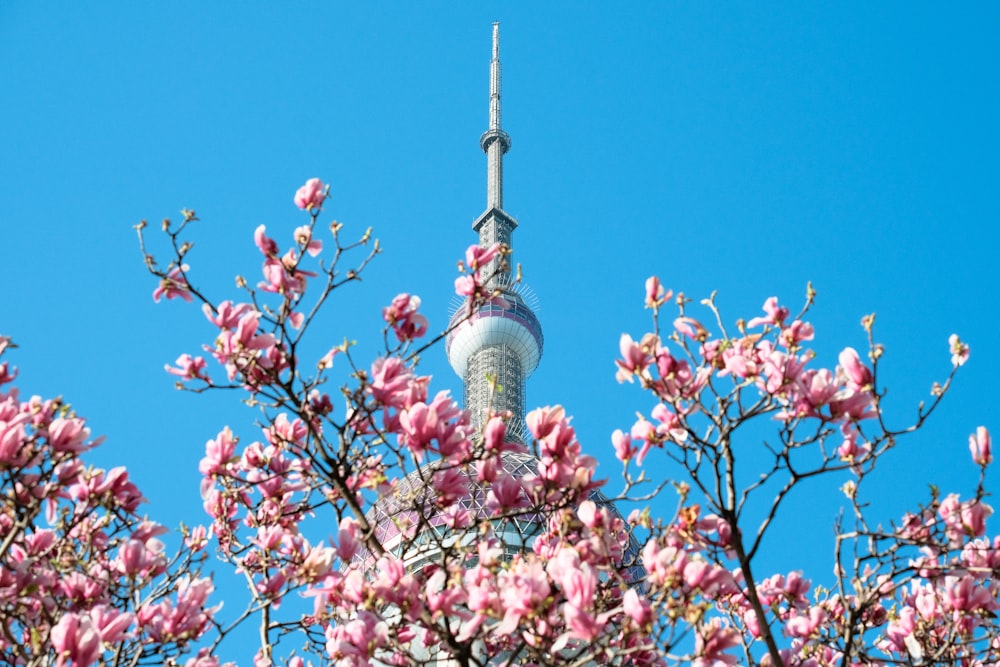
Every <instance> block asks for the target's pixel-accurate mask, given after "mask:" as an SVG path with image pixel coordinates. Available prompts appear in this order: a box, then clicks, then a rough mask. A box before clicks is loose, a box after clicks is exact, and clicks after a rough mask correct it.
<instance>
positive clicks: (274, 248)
mask: <svg viewBox="0 0 1000 667" xmlns="http://www.w3.org/2000/svg"><path fill="white" fill-rule="evenodd" d="M253 242H254V243H255V244H256V245H257V248H258V249H259V250H260V252H261V254H263V255H264V256H265V257H277V256H278V244H277V242H276V241H275V240H274V239H272V238H271V237H270V236H268V235H267V227H265V226H264V225H258V226H257V229H255V230H254V232H253Z"/></svg>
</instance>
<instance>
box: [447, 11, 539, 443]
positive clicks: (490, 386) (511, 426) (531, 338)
mask: <svg viewBox="0 0 1000 667" xmlns="http://www.w3.org/2000/svg"><path fill="white" fill-rule="evenodd" d="M500 81H501V77H500V26H499V24H497V23H494V24H493V57H492V59H491V61H490V121H489V123H490V124H489V129H487V130H486V132H484V133H483V135H482V137H480V139H479V145H480V147H482V149H483V152H485V153H486V211H484V212H483V214H482V215H480V216H479V217H478V218H476V221H475V222H474V223H473V224H472V228H473V229H474V230H475V231H476V232H477V233H478V234H479V245H481V246H482V247H484V248H488V247H490V246H492V245H493V244H495V243H502V244H504V245H506V246H507V247H509V248H513V242H512V236H513V234H514V229H515V228H516V227H517V220H515V219H514V218H513V217H512V216H511V215H510V214H508V213H507V212H506V211H504V210H503V156H504V155H505V154H506V153H507V151H508V150H510V135H508V134H507V133H506V132H504V131H503V129H502V127H501V124H500ZM511 257H512V255H507V256H506V257H502V258H501V257H497V258H496V259H494V260H493V261H492V262H491V263H490V264H489V265H488V266H487V267H486V268H484V269H483V271H484V275H486V276H490V280H489V281H488V282H487V286H488V287H491V288H493V289H498V290H499V291H500V293H501V295H502V300H501V301H502V303H501V302H494V303H491V304H487V305H484V306H481V307H480V308H479V309H478V310H477V311H476V312H474V313H473V314H472V316H471V317H468V319H465V321H464V322H462V320H463V319H464V318H466V317H467V316H468V314H469V313H468V310H467V308H464V307H463V308H459V309H458V310H457V311H456V312H455V314H454V316H453V317H452V322H451V323H452V325H455V324H458V323H459V322H461V324H458V326H456V327H455V328H454V329H453V330H452V332H451V334H449V336H448V341H447V351H448V361H449V362H451V367H452V368H453V369H455V372H456V373H458V375H459V376H461V378H462V380H463V381H464V384H465V407H466V408H467V409H468V410H469V412H470V414H471V415H472V423H473V425H474V426H475V427H477V428H478V427H480V426H482V424H483V422H484V421H485V420H486V419H487V418H488V416H489V415H490V414H491V413H499V412H510V414H511V415H513V416H512V418H511V419H510V420H509V421H508V425H507V426H508V429H507V431H508V438H509V439H510V440H516V441H518V442H521V443H525V442H526V439H525V435H526V434H525V430H524V381H525V380H526V379H527V377H528V376H529V375H530V374H531V372H532V371H534V370H535V367H536V366H538V361H539V359H541V356H542V344H543V340H544V339H543V337H542V326H541V324H539V322H538V318H537V317H536V316H535V314H534V313H533V312H532V310H531V308H530V307H529V306H528V305H527V304H526V303H525V302H524V299H522V298H521V295H520V294H519V293H518V292H517V290H516V289H515V288H516V285H515V284H514V282H513V281H512V279H511V274H510V267H511V265H512V263H513V262H512V260H511Z"/></svg>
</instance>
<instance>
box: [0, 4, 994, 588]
mask: <svg viewBox="0 0 1000 667" xmlns="http://www.w3.org/2000/svg"><path fill="white" fill-rule="evenodd" d="M494 20H499V21H500V22H501V34H502V56H503V67H504V70H503V71H504V100H503V103H504V116H503V118H504V128H505V129H506V130H507V131H508V132H509V133H510V134H511V136H512V138H513V147H512V149H511V152H510V153H509V154H508V156H507V161H506V172H505V204H506V208H507V210H508V211H509V212H510V213H511V214H513V215H514V216H516V217H517V218H518V219H519V221H520V227H519V228H518V231H517V233H516V234H515V250H516V258H517V261H519V262H521V263H522V265H523V267H524V275H525V278H526V281H527V282H528V283H529V284H530V285H531V287H532V288H533V290H534V291H535V293H536V294H537V295H538V297H539V299H540V302H541V310H540V312H539V317H540V319H541V321H542V325H543V328H544V330H545V340H546V351H545V355H544V357H543V360H542V363H541V365H540V367H539V369H538V370H537V371H536V373H535V375H534V376H533V377H532V378H531V380H530V381H529V384H528V397H527V402H528V404H529V405H545V404H552V403H562V404H564V405H565V406H566V407H567V409H568V411H569V412H570V413H571V414H574V415H575V421H574V423H575V424H576V426H577V429H578V432H579V435H580V438H581V440H582V441H583V442H584V446H585V448H586V449H587V450H588V451H590V452H592V453H595V454H597V455H599V457H600V458H601V459H602V461H603V465H602V471H603V472H604V473H605V474H606V475H613V474H614V472H615V466H614V461H613V457H612V456H611V455H610V451H611V450H610V441H609V434H610V432H611V431H612V430H613V429H615V428H627V427H628V426H629V425H630V424H631V423H632V420H633V419H634V414H635V411H636V410H643V411H648V410H649V409H650V408H651V407H652V403H651V402H650V401H649V400H648V399H647V398H646V397H644V396H643V395H641V394H640V393H639V392H638V391H637V390H636V389H635V388H634V387H628V386H626V387H620V386H619V385H618V384H617V383H616V382H615V380H614V367H613V359H614V356H615V355H616V353H617V346H618V338H619V336H620V334H621V333H622V332H623V331H628V332H630V333H632V334H633V335H635V336H638V335H640V334H641V333H643V332H644V331H646V330H647V329H646V328H647V327H648V313H647V312H645V311H643V309H642V284H643V281H644V280H645V278H646V277H647V276H648V275H651V274H654V273H655V274H658V275H659V276H661V278H662V279H663V281H664V283H665V284H666V285H668V286H670V287H672V288H673V289H674V290H679V291H683V292H685V293H686V294H687V295H689V296H691V297H694V298H696V299H700V298H702V297H704V296H707V295H708V294H709V293H711V292H712V291H713V290H718V291H719V298H718V301H719V303H720V305H721V306H722V308H723V309H724V314H726V315H727V318H728V319H729V321H733V320H735V319H736V318H737V317H752V316H755V315H756V314H757V313H758V310H759V308H760V305H761V304H762V303H763V301H764V299H765V298H766V297H768V296H771V295H779V296H780V297H781V299H782V300H783V301H784V302H786V303H788V304H789V305H792V306H795V305H798V304H800V303H801V301H802V297H803V295H804V292H805V286H806V283H807V282H808V281H812V282H813V284H814V285H815V287H816V289H817V290H818V292H819V298H818V303H817V306H816V308H815V310H814V311H813V314H812V316H811V318H810V319H811V321H812V322H813V323H814V324H815V325H816V328H817V331H818V337H817V340H816V341H815V349H816V350H817V351H818V353H819V355H820V361H821V362H823V363H826V364H833V363H835V359H836V354H837V352H838V351H839V350H840V349H842V348H843V347H844V346H847V345H853V346H856V347H861V346H863V345H864V336H863V333H862V332H861V329H860V327H859V326H858V321H859V319H860V317H861V316H862V315H864V314H866V313H869V312H873V311H874V312H877V313H878V320H877V329H876V331H877V336H878V338H879V339H880V340H881V341H882V342H883V343H884V344H885V347H886V358H885V362H884V365H883V375H882V378H883V379H884V381H885V384H886V385H887V386H888V387H889V389H890V393H889V396H888V398H887V400H886V405H887V406H888V408H887V409H888V411H889V413H888V414H889V418H890V423H893V424H896V425H901V424H903V423H905V422H906V420H908V419H911V418H912V416H913V415H914V414H915V405H916V403H917V402H918V401H920V400H923V399H925V398H926V397H927V394H928V390H929V387H930V385H931V383H932V382H933V381H934V380H937V379H942V378H943V377H944V376H945V375H946V373H947V371H948V367H949V366H948V355H947V338H948V335H949V334H951V333H952V332H958V333H960V334H961V335H962V337H963V338H964V339H965V340H967V341H968V342H969V344H970V345H971V346H972V360H971V362H970V363H969V364H968V366H967V367H966V368H965V369H963V372H962V373H961V374H960V376H959V378H958V381H957V384H956V386H955V389H954V391H953V393H952V395H951V396H950V398H949V399H948V400H947V401H946V403H945V405H944V406H943V407H942V409H941V410H940V413H939V414H937V415H936V416H935V417H934V418H933V419H932V420H931V422H930V423H929V425H928V427H927V428H926V429H925V430H924V431H922V432H921V433H920V434H918V435H916V436H914V437H911V438H908V439H906V440H905V441H904V442H903V443H902V444H901V445H900V448H899V449H898V450H897V451H895V452H894V453H893V454H892V455H891V456H890V457H888V458H887V459H886V460H885V461H884V464H883V465H880V475H879V483H878V484H877V485H876V487H875V488H873V493H875V497H876V499H877V501H878V502H877V504H876V511H878V512H880V513H883V514H882V515H883V516H884V517H885V518H886V519H888V518H890V517H892V516H894V515H896V514H897V513H898V512H900V511H902V509H903V508H905V507H913V506H915V503H916V502H918V501H919V500H922V499H924V498H925V497H926V486H927V484H928V483H932V482H933V483H937V484H939V485H940V486H941V488H942V489H943V490H946V491H948V490H954V491H959V492H963V491H964V492H969V491H970V490H971V489H972V487H973V485H974V483H975V476H976V471H975V469H974V468H973V467H972V465H971V463H970V459H969V454H968V450H967V448H966V441H967V437H968V434H969V433H971V432H972V431H973V430H974V429H975V427H976V426H978V425H980V424H985V425H987V426H990V427H992V428H993V429H994V431H996V432H997V433H998V434H1000V425H998V424H996V423H995V422H994V421H993V420H994V414H995V408H994V407H993V405H992V400H993V399H991V398H990V397H991V396H992V395H993V394H995V393H996V391H995V388H994V386H993V385H994V383H995V382H996V378H997V377H998V376H1000V353H998V352H997V343H998V342H1000V341H998V334H997V314H996V311H997V306H998V305H1000V300H998V298H997V296H996V288H997V286H998V280H997V277H996V273H995V268H994V267H995V263H996V260H995V257H996V247H997V241H998V239H1000V233H998V231H997V225H998V223H1000V203H998V202H1000V199H998V197H997V190H998V186H1000V165H998V159H997V156H998V155H1000V131H998V126H997V121H996V119H997V118H1000V95H998V90H1000V67H998V63H1000V42H998V40H997V39H996V33H997V29H998V27H1000V9H998V8H997V5H996V4H993V3H968V4H963V5H961V6H960V7H959V8H957V9H955V10H954V11H951V12H946V11H943V10H942V9H941V6H940V5H931V4H928V3H884V4H878V5H874V6H873V5H872V4H870V3H850V2H847V3H808V4H807V3H752V4H751V3H743V4H726V5H722V4H713V3H675V2H663V3H648V4H639V3H636V4H631V3H630V4H623V5H619V4H614V5H612V4H610V3H609V4H606V5H601V4H598V3H579V2H573V3H568V2H567V3H547V4H544V5H540V6H539V5H534V4H531V5H529V4H528V3H498V2H483V3H462V4H460V3H443V2H433V3H306V2H298V3H264V2H246V3H239V4H238V5H237V4H236V3H231V4H226V3H196V2H173V3H129V2H105V3H93V4H88V5H86V6H85V5H84V4H83V3H71V2H45V1H42V2H32V3H29V2H5V3H3V4H0V91H2V97H3V105H2V111H0V252H2V257H3V260H2V266H3V268H4V277H5V280H4V283H5V288H4V289H3V290H0V332H2V333H4V334H6V335H10V336H13V337H14V339H15V341H16V342H17V343H18V344H19V345H20V348H19V349H18V350H17V351H16V353H15V355H14V356H13V360H14V361H15V363H16V364H17V365H18V366H19V367H20V369H21V381H20V385H21V387H22V391H23V392H25V393H28V394H42V395H47V396H51V395H57V394H58V395H62V396H64V397H65V398H66V399H67V400H69V401H70V402H72V403H73V404H74V405H75V406H76V408H77V410H78V411H79V412H80V413H81V414H83V415H85V416H87V417H88V418H89V419H90V423H91V426H92V428H93V429H94V431H95V432H97V433H103V434H105V435H106V436H107V438H108V441H107V444H106V445H105V446H104V447H102V449H101V450H99V451H98V452H96V453H95V458H96V460H98V461H99V462H100V463H101V464H102V465H106V466H110V465H119V464H124V465H127V466H128V467H129V468H130V469H131V470H132V471H133V475H134V476H135V478H136V479H137V481H138V483H139V484H140V486H141V488H142V489H143V490H144V492H145V494H146V496H147V497H148V498H149V499H150V506H149V511H150V513H151V515H153V516H154V517H155V518H158V519H159V520H161V521H164V522H166V523H176V522H178V521H180V520H185V521H187V522H196V521H198V520H200V517H201V514H200V511H201V510H200V499H199V498H198V492H197V485H198V474H197V461H198V459H199V458H200V457H201V455H202V454H203V451H204V449H203V448H204V442H205V440H207V439H208V438H210V437H213V436H214V434H215V433H216V432H217V431H218V430H219V429H220V428H221V427H222V426H223V425H224V424H226V423H230V424H232V425H233V427H234V429H236V430H237V431H239V432H242V433H244V434H245V435H246V436H247V437H252V435H253V431H252V424H253V420H254V414H253V413H252V412H250V411H248V410H247V409H245V408H242V407H241V406H240V405H239V404H238V403H237V401H236V400H235V398H234V397H233V396H232V395H229V394H226V395H218V396H213V397H196V396H192V395H188V394H181V393H179V392H176V391H175V390H174V389H173V381H172V379H171V378H170V377H169V376H167V375H166V374H165V373H163V371H162V368H163V365H164V364H165V363H168V362H172V361H173V359H174V358H176V357H177V356H178V355H179V354H180V353H182V352H194V351H196V350H198V349H199V348H200V345H201V343H202V342H208V341H209V339H210V337H211V336H212V332H211V329H210V327H209V326H208V325H207V324H206V323H205V321H204V320H203V318H202V316H201V314H200V312H199V311H198V310H197V309H196V308H193V307H190V306H185V305H184V304H181V303H174V302H171V303H168V304H160V305H159V306H156V305H154V304H153V302H152V300H151V298H150V294H151V292H152V290H153V288H154V286H155V285H154V283H153V281H152V280H151V279H149V278H148V277H147V275H146V274H145V271H144V269H143V266H142V262H141V260H140V256H139V253H138V250H137V247H136V241H135V234H134V232H133V230H132V225H133V224H135V223H136V222H138V220H139V219H141V218H148V219H150V220H151V221H156V220H159V219H161V218H163V217H165V216H173V217H177V216H178V211H179V210H180V209H181V208H182V207H189V208H193V209H195V210H196V211H197V212H198V214H199V217H201V218H202V220H203V222H201V223H199V225H198V226H197V227H196V228H195V230H194V231H193V235H192V238H193V240H194V241H195V245H196V250H195V251H194V254H193V256H192V257H191V264H192V265H193V266H194V276H195V281H196V282H197V283H198V284H199V285H200V286H202V287H203V288H205V289H206V291H208V292H209V293H211V294H214V295H217V297H218V298H219V299H222V298H230V297H234V296H236V293H235V291H234V290H233V287H232V285H233V283H232V278H233V276H234V275H235V274H236V273H242V274H245V275H247V276H250V277H253V278H254V279H255V278H256V276H257V275H258V274H257V271H258V270H259V269H258V266H259V265H258V263H257V254H256V250H255V248H254V246H253V243H252V237H251V235H252V232H253V229H254V228H255V227H256V226H257V225H258V224H261V223H264V224H267V225H268V229H269V230H270V231H272V232H273V233H274V234H275V235H281V234H282V233H285V234H286V235H287V234H289V233H290V232H291V230H292V229H294V227H295V226H297V225H298V224H301V223H302V222H303V217H302V214H301V213H300V212H298V211H297V209H295V208H294V207H293V206H292V204H291V197H292V194H293V192H294V191H295V189H296V188H297V187H298V186H299V185H300V184H301V183H302V182H303V181H304V180H305V179H306V178H309V177H312V176H319V177H321V178H323V179H324V180H325V181H327V182H329V183H331V187H332V193H333V196H332V199H331V200H330V203H329V205H328V206H327V207H326V209H325V211H324V217H329V216H332V217H336V218H337V219H339V220H341V221H342V222H344V223H346V224H347V225H348V226H349V228H353V229H357V230H359V233H360V230H363V229H364V228H366V227H369V226H371V227H373V228H374V230H375V234H376V236H378V237H379V238H381V239H382V243H383V245H384V246H385V252H384V253H383V255H382V256H381V257H380V258H379V259H378V261H377V262H376V264H375V265H374V266H373V267H372V268H371V269H370V271H369V272H368V273H367V274H366V276H365V280H364V282H363V283H362V284H361V285H359V286H357V287H356V288H353V289H351V290H348V291H345V292H344V293H343V294H341V295H339V296H338V299H337V300H336V301H335V303H334V304H333V307H332V308H331V309H330V313H329V316H328V319H327V320H326V321H325V322H324V325H323V326H324V329H323V330H322V331H314V332H313V333H314V335H315V336H316V337H317V341H316V345H317V347H322V346H323V345H328V344H334V343H338V342H340V341H341V340H343V338H344V337H349V338H352V339H357V340H359V342H360V343H361V345H360V347H359V353H358V358H359V359H365V358H367V357H370V356H371V355H373V354H374V353H375V350H376V343H377V338H378V336H377V333H378V331H379V330H380V328H381V320H380V317H379V315H380V310H381V307H382V306H383V305H384V304H386V303H388V301H389V300H390V299H391V298H392V297H393V296H394V295H395V294H397V293H398V292H402V291H409V292H413V293H416V294H419V295H420V296H421V297H422V298H423V300H424V306H425V312H426V313H427V314H428V316H429V317H430V318H431V321H432V326H433V327H434V328H437V329H440V328H443V327H444V325H445V323H446V321H447V316H448V312H449V304H450V302H451V293H452V289H451V285H452V281H453V279H454V277H455V269H454V266H455V265H454V262H455V261H456V260H457V259H458V258H459V257H460V256H461V254H462V252H463V251H464V248H465V247H466V245H468V244H469V243H471V242H473V241H474V238H475V237H474V235H473V233H472V231H471V228H470V225H471V222H472V220H473V219H474V218H475V217H476V216H477V215H478V214H479V213H480V212H481V211H482V208H483V206H484V202H485V158H484V156H483V155H482V153H481V152H480V150H479V147H478V138H479V135H480V133H481V132H482V131H483V130H485V129H486V123H487V98H488V65H489V54H490V44H489V40H490V25H491V23H492V21H494ZM282 230H284V232H282ZM366 355H367V357H366ZM424 369H425V371H426V372H429V373H432V374H433V375H434V384H433V386H435V387H438V388H451V389H452V390H453V391H454V392H455V393H456V394H460V384H459V381H458V378H457V377H455V376H454V374H453V373H452V372H451V370H450V368H449V367H448V366H447V363H446V362H445V360H444V353H443V350H439V351H437V352H435V353H431V354H429V355H427V358H426V359H425V365H424ZM754 446H755V443H754V442H747V443H746V447H747V448H748V450H751V449H752V448H753V447H754ZM757 446H759V445H757ZM652 472H654V473H655V474H659V475H661V476H666V475H670V473H671V470H670V468H668V467H666V466H661V467H656V466H654V467H653V468H652ZM840 481H842V480H840ZM840 481H830V482H819V483H816V484H814V485H812V486H810V487H808V488H806V489H804V490H803V491H802V492H801V493H800V494H799V495H797V496H796V497H795V501H796V508H795V510H794V511H793V512H792V513H791V515H790V523H789V524H788V525H790V526H793V527H794V529H795V530H797V531H799V533H798V534H802V532H803V531H802V525H803V524H804V523H805V521H804V520H805V518H806V517H815V516H819V517H821V518H820V520H819V521H818V522H817V527H816V528H815V529H813V530H812V531H811V532H806V533H805V538H806V540H807V541H808V543H809V544H810V545H811V546H810V548H809V549H806V550H805V551H802V552H798V551H797V550H796V551H797V553H794V554H789V551H788V550H787V549H785V548H784V546H785V545H784V544H783V542H782V539H781V538H780V537H779V538H776V539H775V542H774V543H773V547H772V548H771V549H770V550H769V554H768V558H769V559H771V560H770V561H769V563H771V564H773V566H774V567H775V568H783V569H789V568H793V567H799V568H806V569H807V570H808V571H810V572H811V573H813V574H814V576H815V577H817V578H825V577H827V576H828V575H829V571H830V570H829V563H830V559H829V556H828V554H829V553H830V552H829V539H830V535H831V529H830V526H831V525H832V522H833V518H834V515H835V512H836V505H837V502H838V494H837V492H836V486H838V485H839V483H840ZM827 517H828V518H827ZM803 554H804V556H803ZM792 556H796V557H798V558H799V559H800V560H795V559H794V558H792ZM803 557H805V559H806V561H807V562H801V558H803Z"/></svg>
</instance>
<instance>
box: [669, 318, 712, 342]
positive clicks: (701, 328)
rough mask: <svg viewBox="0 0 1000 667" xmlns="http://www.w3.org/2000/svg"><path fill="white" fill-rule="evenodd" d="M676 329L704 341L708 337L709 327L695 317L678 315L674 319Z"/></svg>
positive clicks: (689, 336)
mask: <svg viewBox="0 0 1000 667" xmlns="http://www.w3.org/2000/svg"><path fill="white" fill-rule="evenodd" d="M674 329H675V330H676V331H677V333H682V334H684V335H685V336H687V337H688V338H694V339H695V340H698V341H704V340H706V339H707V338H708V329H706V328H705V325H704V324H702V323H701V322H699V321H698V320H696V319H694V318H693V317H678V318H677V319H675V320H674Z"/></svg>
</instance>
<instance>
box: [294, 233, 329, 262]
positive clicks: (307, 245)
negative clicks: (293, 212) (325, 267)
mask: <svg viewBox="0 0 1000 667" xmlns="http://www.w3.org/2000/svg"><path fill="white" fill-rule="evenodd" d="M294 237H295V242H296V243H298V244H299V247H300V249H302V250H303V251H305V252H307V253H309V256H310V257H315V256H316V255H318V254H320V253H321V252H322V251H323V242H322V241H317V240H316V239H314V238H313V234H312V227H310V226H309V225H302V226H301V227H296V228H295V234H294Z"/></svg>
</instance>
